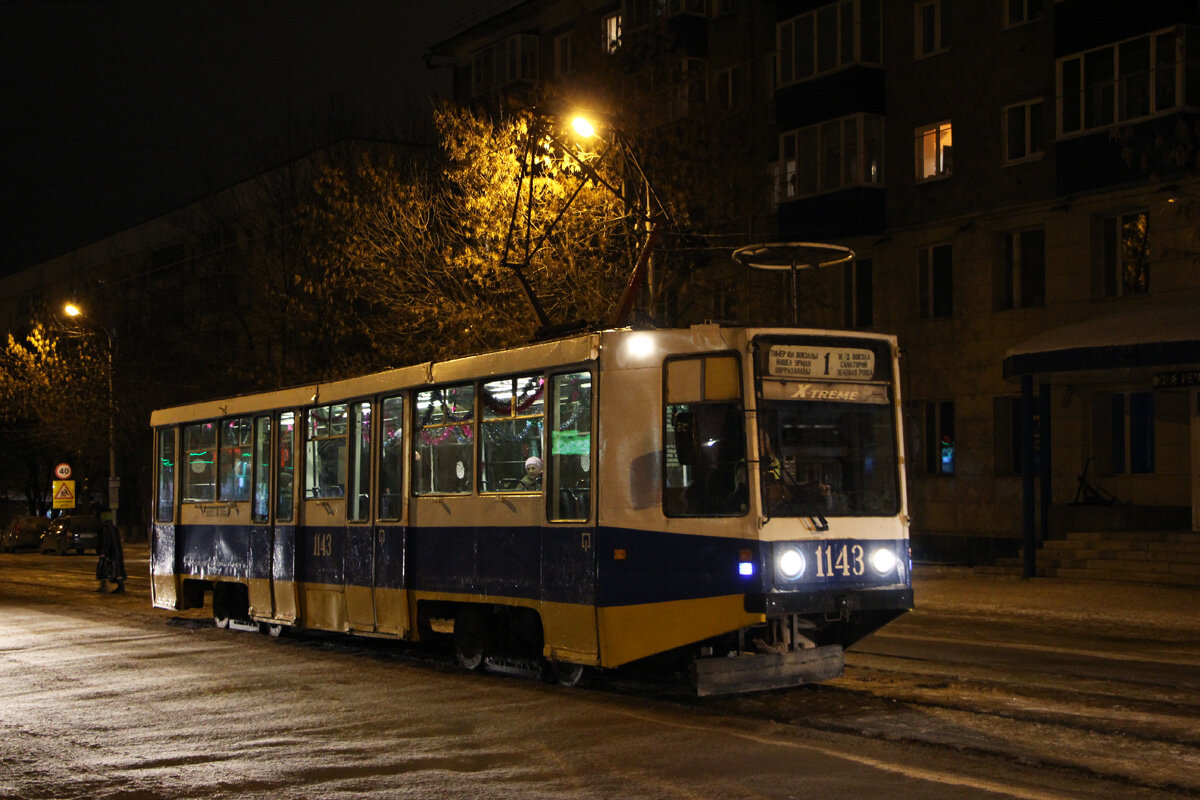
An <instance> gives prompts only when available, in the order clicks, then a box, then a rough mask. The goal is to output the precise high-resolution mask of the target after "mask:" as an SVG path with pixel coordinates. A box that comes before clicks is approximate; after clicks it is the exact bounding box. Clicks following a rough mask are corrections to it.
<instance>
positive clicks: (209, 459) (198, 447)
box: [183, 422, 217, 503]
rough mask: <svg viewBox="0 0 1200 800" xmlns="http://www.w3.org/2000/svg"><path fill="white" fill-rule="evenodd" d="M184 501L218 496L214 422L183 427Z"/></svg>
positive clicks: (199, 500)
mask: <svg viewBox="0 0 1200 800" xmlns="http://www.w3.org/2000/svg"><path fill="white" fill-rule="evenodd" d="M183 451H184V454H185V455H184V457H185V458H186V459H187V469H185V470H184V472H183V502H185V503H204V502H208V501H212V500H216V499H217V424H216V423H215V422H203V423H200V424H199V425H188V426H186V427H184V429H183Z"/></svg>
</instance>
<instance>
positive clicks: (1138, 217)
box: [1098, 211, 1150, 297]
mask: <svg viewBox="0 0 1200 800" xmlns="http://www.w3.org/2000/svg"><path fill="white" fill-rule="evenodd" d="M1099 228H1100V231H1099V233H1100V247H1099V259H1098V260H1099V265H1098V266H1099V271H1100V287H1101V294H1102V295H1103V296H1104V297H1124V296H1125V295H1129V294H1145V293H1146V292H1148V291H1150V215H1149V214H1148V213H1147V212H1145V211H1136V212H1133V213H1129V214H1118V215H1115V216H1111V217H1104V218H1103V219H1101V220H1100V221H1099Z"/></svg>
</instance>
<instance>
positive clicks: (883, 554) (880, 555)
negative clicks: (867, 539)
mask: <svg viewBox="0 0 1200 800" xmlns="http://www.w3.org/2000/svg"><path fill="white" fill-rule="evenodd" d="M871 566H872V567H874V568H875V571H876V572H878V573H879V574H880V575H887V574H888V573H889V572H891V571H892V570H894V569H895V568H896V554H895V553H893V552H892V551H891V550H889V549H888V548H886V547H881V548H879V549H878V550H876V551H875V552H873V553H871Z"/></svg>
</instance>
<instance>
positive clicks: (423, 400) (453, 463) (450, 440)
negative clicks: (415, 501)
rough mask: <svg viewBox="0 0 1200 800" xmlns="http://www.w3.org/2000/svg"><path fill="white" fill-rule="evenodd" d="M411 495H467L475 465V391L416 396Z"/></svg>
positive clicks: (468, 387)
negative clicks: (414, 446)
mask: <svg viewBox="0 0 1200 800" xmlns="http://www.w3.org/2000/svg"><path fill="white" fill-rule="evenodd" d="M413 433H414V436H415V439H416V451H415V452H414V453H413V493H414V494H418V495H421V494H469V493H470V492H471V482H472V474H473V472H474V469H473V467H474V463H475V387H474V386H473V385H472V384H469V383H465V384H460V385H458V386H443V387H440V388H437V389H430V390H428V391H424V392H418V393H417V409H416V419H415V420H414V431H413Z"/></svg>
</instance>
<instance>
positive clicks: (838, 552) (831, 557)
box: [816, 544, 867, 578]
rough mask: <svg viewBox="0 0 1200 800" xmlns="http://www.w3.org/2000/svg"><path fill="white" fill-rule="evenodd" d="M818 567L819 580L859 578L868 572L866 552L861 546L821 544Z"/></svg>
mask: <svg viewBox="0 0 1200 800" xmlns="http://www.w3.org/2000/svg"><path fill="white" fill-rule="evenodd" d="M816 566H817V577H818V578H834V577H843V578H849V577H851V576H853V577H856V578H857V577H859V576H860V575H862V574H863V573H864V572H866V569H867V563H866V551H864V550H863V546H862V545H861V544H855V545H848V544H843V545H836V544H823V545H821V544H819V545H817V565H816Z"/></svg>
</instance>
